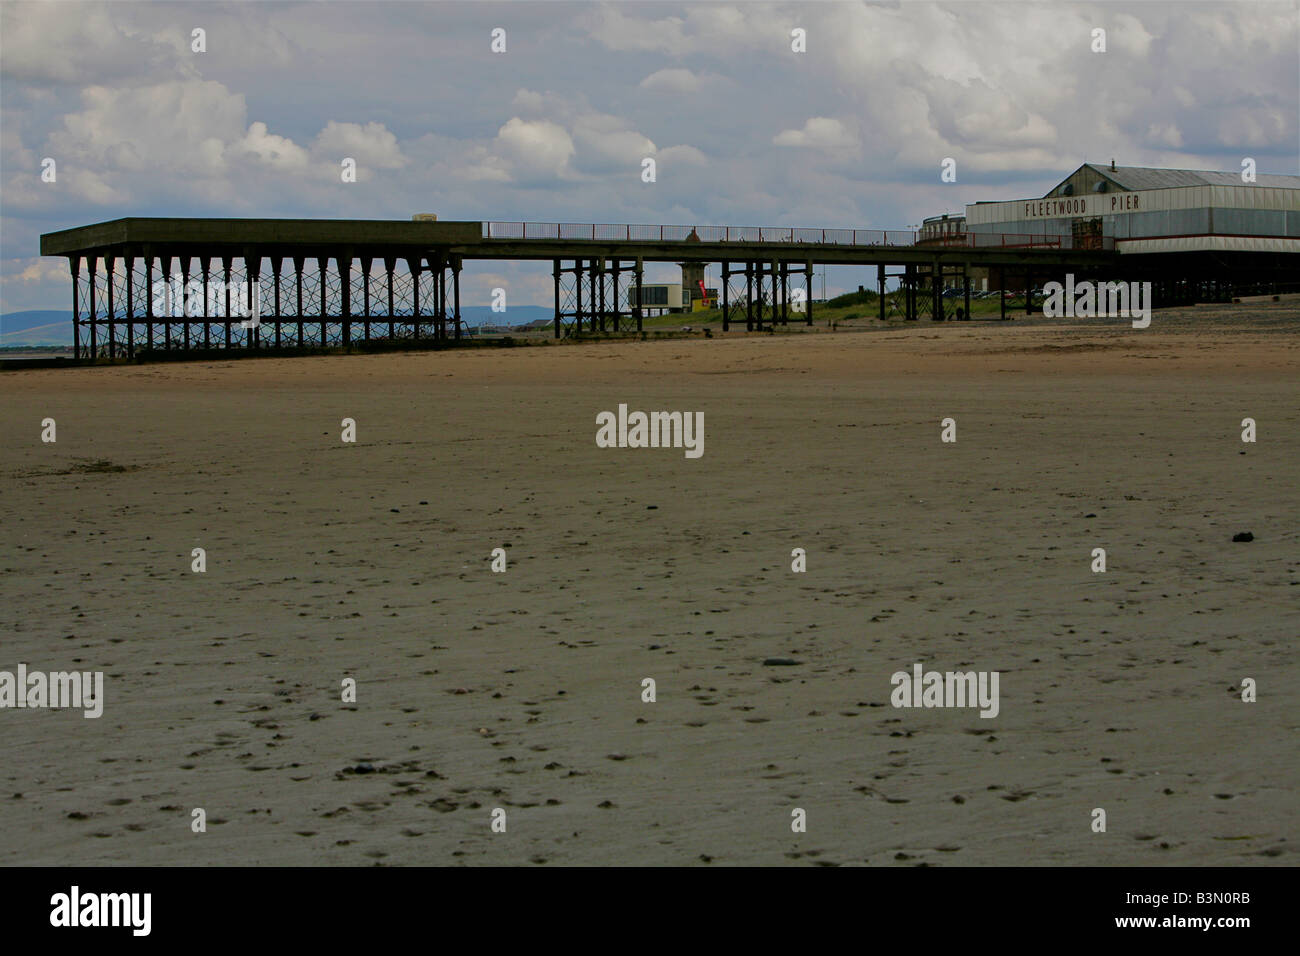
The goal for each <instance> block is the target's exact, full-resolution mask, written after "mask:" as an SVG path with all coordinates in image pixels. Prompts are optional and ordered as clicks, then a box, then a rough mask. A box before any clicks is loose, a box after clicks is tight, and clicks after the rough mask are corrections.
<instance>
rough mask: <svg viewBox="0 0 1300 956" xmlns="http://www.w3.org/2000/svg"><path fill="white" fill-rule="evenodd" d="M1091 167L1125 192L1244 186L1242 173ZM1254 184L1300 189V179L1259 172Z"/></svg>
mask: <svg viewBox="0 0 1300 956" xmlns="http://www.w3.org/2000/svg"><path fill="white" fill-rule="evenodd" d="M1084 165H1086V166H1087V167H1089V168H1090V169H1092V170H1094V171H1095V172H1098V173H1100V174H1101V175H1102V176H1105V177H1106V178H1107V179H1110V180H1113V181H1114V182H1116V183H1118V184H1119V186H1120V187H1121V188H1123V189H1126V190H1129V191H1134V190H1138V189H1170V188H1172V187H1175V186H1240V185H1242V182H1241V173H1232V172H1228V173H1223V172H1215V171H1213V170H1205V169H1153V168H1151V167H1149V166H1117V167H1115V168H1114V169H1111V168H1110V167H1109V166H1105V165H1102V164H1100V163H1085V164H1084ZM1254 185H1256V186H1275V187H1278V188H1280V189H1300V176H1282V175H1278V174H1276V173H1259V174H1257V176H1256V180H1255V183H1254Z"/></svg>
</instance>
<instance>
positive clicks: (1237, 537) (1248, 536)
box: [1232, 531, 1255, 541]
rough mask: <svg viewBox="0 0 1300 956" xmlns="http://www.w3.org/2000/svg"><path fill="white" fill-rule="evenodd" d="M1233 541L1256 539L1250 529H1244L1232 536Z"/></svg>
mask: <svg viewBox="0 0 1300 956" xmlns="http://www.w3.org/2000/svg"><path fill="white" fill-rule="evenodd" d="M1232 540H1233V541H1254V540H1255V536H1254V535H1253V534H1251V533H1250V532H1249V531H1242V532H1239V533H1237V534H1234V535H1233V536H1232Z"/></svg>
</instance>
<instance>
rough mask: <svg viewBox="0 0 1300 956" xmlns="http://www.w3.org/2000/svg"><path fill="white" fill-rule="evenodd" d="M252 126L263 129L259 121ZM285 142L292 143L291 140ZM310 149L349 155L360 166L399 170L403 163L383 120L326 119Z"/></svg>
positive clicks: (403, 160)
mask: <svg viewBox="0 0 1300 956" xmlns="http://www.w3.org/2000/svg"><path fill="white" fill-rule="evenodd" d="M255 125H261V126H262V128H263V131H265V126H264V125H263V124H255ZM276 138H277V139H279V137H276ZM284 142H287V141H284ZM289 145H290V146H292V143H290V144H289ZM295 148H296V147H295ZM312 149H313V151H314V152H316V153H318V154H321V155H323V156H324V155H327V156H329V157H330V158H333V159H341V158H342V157H344V156H351V157H352V158H353V159H355V160H356V161H357V163H358V164H360V165H361V166H362V167H365V166H373V167H376V168H378V169H401V168H402V167H403V166H405V165H406V163H407V159H406V157H405V156H403V155H402V150H401V147H400V146H399V145H398V143H397V137H396V136H394V135H393V134H392V133H391V132H389V130H388V128H387V127H386V126H384V124H383V123H366V124H365V125H364V126H362V125H361V124H360V123H337V122H335V121H334V120H330V121H329V122H328V123H327V124H326V125H325V128H324V129H322V130H321V131H320V133H318V134H317V136H316V142H315V143H314V144H313V146H312Z"/></svg>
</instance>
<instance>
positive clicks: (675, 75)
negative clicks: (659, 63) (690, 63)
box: [637, 67, 704, 95]
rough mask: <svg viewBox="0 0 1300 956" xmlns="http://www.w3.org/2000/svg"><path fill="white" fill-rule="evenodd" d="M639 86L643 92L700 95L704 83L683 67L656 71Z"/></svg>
mask: <svg viewBox="0 0 1300 956" xmlns="http://www.w3.org/2000/svg"><path fill="white" fill-rule="evenodd" d="M637 85H638V86H639V87H640V88H641V89H643V90H655V91H658V92H662V93H678V94H681V95H686V94H689V93H698V92H699V91H700V87H702V86H703V85H704V82H703V80H702V79H701V78H700V77H698V76H696V75H695V74H694V73H692V72H691V71H690V70H687V69H685V68H682V67H670V68H667V69H663V70H656V71H655V72H654V73H651V74H650V75H649V76H647V77H646V78H645V79H644V80H642V81H641V82H640V83H638V84H637Z"/></svg>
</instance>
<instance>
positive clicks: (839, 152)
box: [0, 0, 1300, 313]
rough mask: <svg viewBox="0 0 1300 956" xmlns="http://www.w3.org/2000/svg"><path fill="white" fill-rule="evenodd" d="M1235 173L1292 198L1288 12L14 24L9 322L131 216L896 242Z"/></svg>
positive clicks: (188, 15)
mask: <svg viewBox="0 0 1300 956" xmlns="http://www.w3.org/2000/svg"><path fill="white" fill-rule="evenodd" d="M196 28H198V29H202V30H203V31H204V44H205V47H206V49H205V50H203V51H201V52H199V51H196V50H195V49H194V48H193V47H194V40H193V31H194V30H195V29H196ZM796 29H798V30H803V31H805V34H804V36H805V49H804V50H803V51H801V52H796V51H795V50H794V49H792V46H794V45H795V41H794V40H793V39H792V31H794V30H796ZM1097 29H1102V30H1105V46H1106V48H1105V52H1096V51H1094V49H1093V47H1094V46H1095V45H1096V40H1095V38H1094V30H1097ZM495 30H503V31H504V36H503V39H504V47H505V49H504V52H497V51H494V49H493V40H494V34H493V31H495ZM496 36H497V43H496V45H497V47H498V49H499V48H500V46H501V40H502V35H501V34H497V35H496ZM1245 157H1251V158H1253V159H1254V160H1255V161H1256V163H1257V165H1258V171H1259V172H1261V173H1291V174H1295V173H1298V172H1300V5H1298V4H1297V2H1296V0H1287V2H1255V0H1237V2H1228V3H1216V2H1178V0H1170V2H1157V0H1148V2H1143V0H1128V2H1122V3H1121V2H1115V3H1078V4H1076V3H1065V2H1055V0H1042V2H1033V0H1019V2H1006V3H982V2H957V3H941V2H929V0H908V2H898V3H879V4H874V3H861V2H843V3H841V2H797V3H760V2H754V3H748V2H731V3H704V2H691V3H669V2H649V3H622V2H607V3H563V2H549V0H535V2H514V3H492V2H445V3H430V2H393V3H385V2H364V3H356V2H346V0H345V2H311V3H264V2H251V3H239V4H219V3H205V2H187V3H132V2H114V3H103V4H81V3H71V2H60V0H47V2H40V3H13V2H2V0H0V313H6V312H13V311H19V310H24V309H62V308H69V307H70V303H71V281H70V278H69V274H68V269H67V264H66V261H65V260H62V259H52V258H51V259H46V258H41V257H40V256H39V238H40V235H41V233H43V232H50V231H54V230H57V229H64V228H69V227H73V226H80V225H86V224H90V223H95V222H102V221H106V220H111V219H117V218H121V217H125V216H197V217H202V216H212V217H235V218H240V217H248V218H331V219H332V218H344V219H348V218H361V219H402V220H406V219H409V218H410V217H411V215H412V214H414V213H436V214H437V215H438V217H439V218H440V219H466V220H476V221H481V220H506V221H521V220H523V221H529V222H556V221H561V222H583V223H586V222H598V223H668V224H685V225H772V226H783V225H793V226H810V227H826V228H829V227H836V228H847V227H853V228H859V229H885V228H888V229H905V228H909V227H914V226H916V225H917V224H918V223H920V221H921V220H922V219H923V218H924V217H927V216H931V215H936V214H939V213H943V212H950V213H960V212H961V211H962V210H963V207H964V205H965V204H966V203H969V202H975V201H977V200H1007V199H1018V198H1026V197H1035V196H1041V195H1042V194H1043V193H1045V192H1046V191H1047V190H1048V189H1050V188H1051V187H1052V186H1053V185H1055V184H1056V183H1057V182H1059V181H1060V180H1061V179H1063V178H1064V177H1065V176H1066V175H1067V174H1068V173H1069V172H1071V171H1072V170H1074V169H1075V168H1077V167H1078V166H1079V164H1080V163H1082V162H1085V161H1091V162H1103V163H1107V162H1109V161H1110V160H1111V159H1112V158H1114V159H1115V160H1116V161H1117V162H1118V163H1119V164H1120V165H1130V166H1139V165H1142V166H1165V167H1174V168H1190V169H1222V170H1240V168H1241V162H1242V159H1243V158H1245ZM47 158H49V159H53V160H54V161H55V174H56V175H55V181H54V182H46V181H44V180H43V179H42V163H43V161H44V160H45V159H47ZM344 158H352V159H354V160H355V161H356V164H357V176H356V182H344V181H343V177H342V175H341V162H342V160H343V159H344ZM646 158H653V159H654V160H655V180H654V182H645V181H643V176H642V171H643V161H644V160H645V159H646ZM945 159H952V160H955V164H956V165H955V170H956V181H955V182H943V181H941V175H940V174H941V172H942V167H943V163H944V160H945ZM850 273H851V270H832V271H831V274H830V275H831V278H830V285H829V286H828V294H831V295H833V294H835V293H836V292H837V291H843V290H844V289H845V288H853V287H856V283H857V282H861V281H867V277H865V275H864V276H862V277H857V276H854V275H852V274H850ZM676 278H677V270H676V269H675V268H673V267H672V266H670V265H664V266H658V267H656V269H653V270H652V269H650V268H649V267H648V268H647V276H646V281H647V282H652V281H668V280H674V279H676ZM462 279H463V301H464V302H465V303H466V304H475V305H486V304H489V303H490V290H491V289H492V288H494V287H504V288H507V289H508V292H509V300H510V301H511V302H512V303H517V304H525V303H531V304H538V305H546V304H549V302H550V299H551V295H552V290H551V278H550V272H549V265H544V266H539V265H529V264H522V263H521V264H508V263H496V262H491V263H489V262H471V263H468V264H467V266H466V269H465V272H464V274H463V276H462ZM820 292H821V290H820V289H817V290H816V293H817V294H820Z"/></svg>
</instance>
